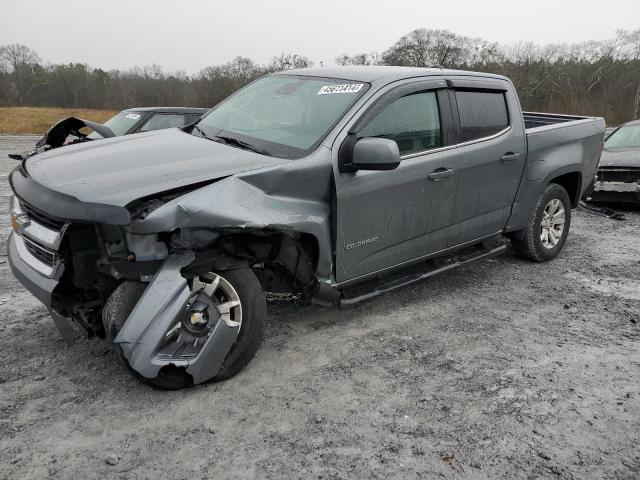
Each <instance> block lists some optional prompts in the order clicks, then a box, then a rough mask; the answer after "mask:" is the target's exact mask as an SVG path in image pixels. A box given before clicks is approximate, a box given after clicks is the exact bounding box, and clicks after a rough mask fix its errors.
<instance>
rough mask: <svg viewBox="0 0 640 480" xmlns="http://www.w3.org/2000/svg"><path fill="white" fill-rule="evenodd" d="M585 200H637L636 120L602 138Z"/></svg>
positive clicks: (639, 139)
mask: <svg viewBox="0 0 640 480" xmlns="http://www.w3.org/2000/svg"><path fill="white" fill-rule="evenodd" d="M588 199H589V200H590V201H596V202H625V203H640V120H634V121H631V122H628V123H625V124H624V125H621V126H620V127H618V128H617V129H615V130H614V131H613V133H611V134H610V135H609V136H608V137H607V139H606V140H605V142H604V150H603V151H602V157H601V158H600V165H599V166H598V173H597V177H596V182H595V184H594V188H593V192H592V193H591V195H590V196H589V198H588Z"/></svg>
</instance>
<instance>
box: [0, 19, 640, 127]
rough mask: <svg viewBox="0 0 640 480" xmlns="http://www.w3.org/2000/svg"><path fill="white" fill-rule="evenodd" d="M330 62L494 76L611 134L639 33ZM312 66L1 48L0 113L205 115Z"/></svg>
mask: <svg viewBox="0 0 640 480" xmlns="http://www.w3.org/2000/svg"><path fill="white" fill-rule="evenodd" d="M335 61H336V63H337V64H339V65H404V66H417V67H424V66H433V65H441V66H443V67H445V68H457V69H463V70H479V71H487V72H494V73H500V74H503V75H506V76H508V77H509V78H511V79H512V80H513V81H514V83H515V85H516V87H517V89H518V92H519V94H520V99H521V101H522V104H523V107H524V108H525V109H526V110H531V111H552V112H558V113H573V114H581V115H598V116H604V117H605V118H606V119H607V122H608V123H609V124H612V125H615V124H619V123H622V122H624V121H627V120H631V119H634V118H638V117H639V116H640V29H638V30H635V31H632V32H629V31H619V32H617V34H616V36H615V37H614V38H611V39H608V40H600V41H589V42H583V43H577V44H549V45H536V44H534V43H518V44H515V45H510V46H502V45H498V44H496V43H491V42H487V41H485V40H482V39H477V38H468V37H465V36H461V35H457V34H455V33H452V32H449V31H447V30H428V29H418V30H414V31H413V32H410V33H409V34H407V35H405V36H403V37H401V38H400V39H399V40H398V41H397V42H396V43H395V44H393V45H392V46H390V47H389V48H388V49H387V50H385V51H383V52H382V53H360V54H355V55H350V54H344V55H341V56H340V57H338V58H336V59H335ZM312 65H313V63H312V62H311V61H310V60H309V59H308V58H307V57H304V56H302V55H297V54H282V55H280V56H279V57H274V58H273V59H272V61H271V62H269V63H268V64H266V65H259V64H256V63H254V62H253V61H252V60H250V59H248V58H243V57H237V58H236V59H234V60H233V61H231V62H229V63H226V64H224V65H218V66H209V67H205V68H203V69H202V70H200V71H199V72H198V73H196V74H193V75H188V74H187V73H185V72H181V71H178V72H165V71H163V69H162V68H161V67H160V66H158V65H152V66H150V67H142V68H138V67H136V68H133V69H130V70H127V71H120V70H110V71H105V70H102V69H94V68H91V67H89V66H88V65H86V64H79V63H70V64H59V65H52V64H45V63H43V62H42V60H41V59H40V58H39V57H38V55H37V54H36V52H34V51H32V50H30V49H29V48H28V47H26V46H24V45H19V44H14V45H7V46H4V47H0V105H29V106H56V107H83V108H100V109H114V110H117V109H123V108H127V107H132V106H157V105H176V106H177V105H185V106H190V105H192V106H205V107H208V106H213V105H215V104H216V103H218V102H219V101H220V100H222V99H224V98H225V97H227V96H228V95H229V94H231V93H233V92H234V91H235V90H237V89H238V88H240V87H241V86H243V85H245V84H246V83H248V82H250V81H252V80H254V79H256V78H258V77H260V76H262V75H265V74H266V73H269V72H273V71H279V70H287V69H291V68H301V67H309V66H312Z"/></svg>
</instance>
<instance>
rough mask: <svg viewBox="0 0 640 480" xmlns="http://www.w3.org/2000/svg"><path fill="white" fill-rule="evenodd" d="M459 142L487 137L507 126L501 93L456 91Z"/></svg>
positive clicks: (503, 99)
mask: <svg viewBox="0 0 640 480" xmlns="http://www.w3.org/2000/svg"><path fill="white" fill-rule="evenodd" d="M456 100H457V103H458V114H459V115H460V133H461V135H462V139H461V141H463V142H468V141H469V140H476V139H478V138H483V137H488V136H490V135H493V134H494V133H498V132H499V131H501V130H504V129H505V128H507V127H508V126H509V115H508V113H507V102H506V100H505V97H504V93H503V92H480V91H464V90H457V91H456Z"/></svg>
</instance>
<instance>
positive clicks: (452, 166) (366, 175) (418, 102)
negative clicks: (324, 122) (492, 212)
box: [335, 80, 458, 283]
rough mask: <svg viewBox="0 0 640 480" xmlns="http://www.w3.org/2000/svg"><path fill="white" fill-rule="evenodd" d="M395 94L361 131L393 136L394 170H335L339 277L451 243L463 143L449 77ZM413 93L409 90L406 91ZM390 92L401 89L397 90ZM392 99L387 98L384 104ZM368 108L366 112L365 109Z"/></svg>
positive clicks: (383, 266)
mask: <svg viewBox="0 0 640 480" xmlns="http://www.w3.org/2000/svg"><path fill="white" fill-rule="evenodd" d="M432 83H433V87H432V88H427V86H426V85H425V84H426V82H422V83H421V84H420V86H416V87H415V88H416V89H417V90H416V91H407V90H406V89H403V90H402V92H403V95H402V96H401V97H399V98H397V99H394V100H393V101H389V97H387V98H386V100H387V101H386V102H385V97H384V96H383V97H381V98H380V99H379V100H378V102H379V103H378V104H374V105H373V107H372V108H371V109H369V110H368V111H367V112H368V113H369V112H371V111H372V110H373V111H374V112H375V111H378V112H379V113H377V114H375V115H373V116H372V117H371V119H370V120H369V121H367V122H366V123H365V124H364V125H363V126H361V127H358V129H357V131H356V133H355V135H357V137H358V138H364V137H384V138H389V139H392V140H394V141H395V142H396V143H397V144H398V147H399V150H400V154H401V163H400V166H399V167H398V168H397V169H395V170H390V171H362V170H360V171H357V172H355V173H338V172H336V177H335V181H336V203H337V204H336V217H337V218H336V229H337V232H336V280H337V282H338V283H342V282H348V281H354V280H356V279H359V278H361V277H364V276H368V275H371V274H374V273H376V272H382V271H384V270H386V269H390V268H392V267H395V266H398V265H400V264H403V263H406V262H409V261H411V260H415V259H417V258H420V257H422V256H425V255H428V254H430V253H433V252H436V251H438V250H441V249H444V248H447V247H448V246H449V242H450V239H449V229H448V228H447V227H449V225H450V223H451V218H452V214H453V210H454V197H455V194H456V190H457V176H456V173H455V170H456V165H457V162H458V152H457V149H455V148H453V147H452V146H450V145H448V144H449V143H450V142H449V140H448V139H449V138H450V135H449V131H448V130H449V129H450V128H451V125H452V117H451V108H450V104H449V96H448V94H447V90H446V89H442V87H441V86H440V87H439V88H440V90H438V89H437V88H435V87H436V85H442V81H440V82H436V80H433V81H432ZM405 93H406V94H405ZM387 95H390V96H391V98H393V96H394V95H395V96H397V92H395V93H394V92H393V90H392V91H391V92H389V93H388V94H387ZM385 104H386V106H385ZM364 116H365V117H366V116H367V113H365V115H364Z"/></svg>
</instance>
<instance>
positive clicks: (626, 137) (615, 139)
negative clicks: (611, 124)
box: [604, 125, 640, 148]
mask: <svg viewBox="0 0 640 480" xmlns="http://www.w3.org/2000/svg"><path fill="white" fill-rule="evenodd" d="M604 147H605V148H622V147H640V125H625V126H623V127H620V128H619V129H618V130H616V131H615V132H613V133H612V134H611V136H610V137H609V138H607V141H606V142H605V143H604Z"/></svg>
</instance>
